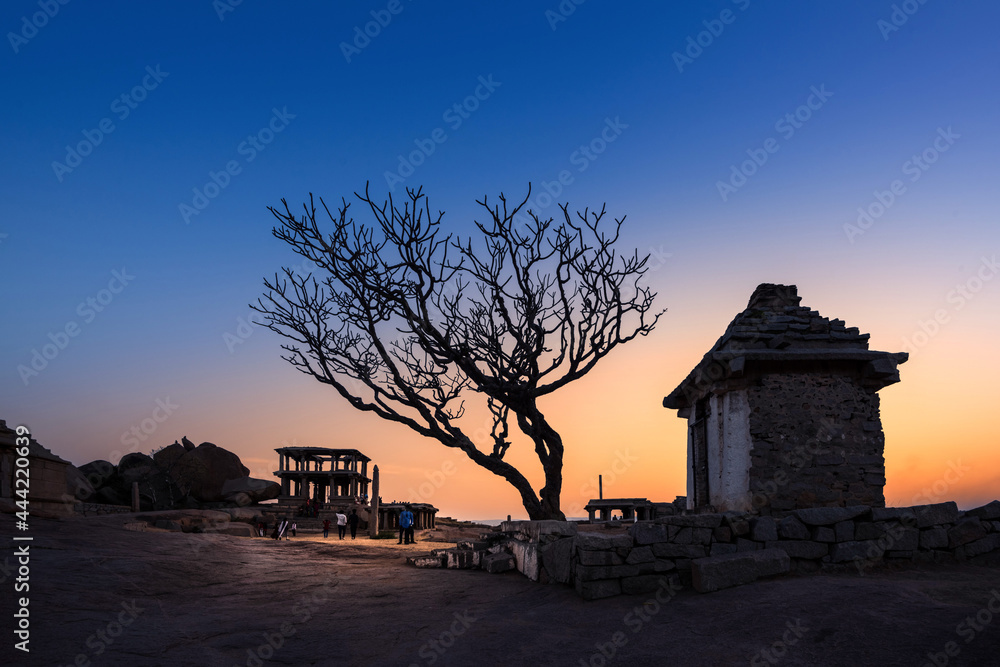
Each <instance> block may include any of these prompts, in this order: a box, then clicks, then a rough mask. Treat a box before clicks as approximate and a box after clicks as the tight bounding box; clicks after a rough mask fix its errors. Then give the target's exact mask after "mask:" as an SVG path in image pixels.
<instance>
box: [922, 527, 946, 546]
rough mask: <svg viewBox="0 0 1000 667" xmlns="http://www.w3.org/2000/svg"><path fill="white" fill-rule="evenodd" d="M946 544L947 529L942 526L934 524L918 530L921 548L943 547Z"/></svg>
mask: <svg viewBox="0 0 1000 667" xmlns="http://www.w3.org/2000/svg"><path fill="white" fill-rule="evenodd" d="M947 546H948V530H947V529H946V528H945V527H944V526H934V527H933V528H925V529H924V530H921V531H920V548H921V549H944V548H946V547H947Z"/></svg>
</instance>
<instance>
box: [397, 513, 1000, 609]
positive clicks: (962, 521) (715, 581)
mask: <svg viewBox="0 0 1000 667" xmlns="http://www.w3.org/2000/svg"><path fill="white" fill-rule="evenodd" d="M609 533H610V531H609ZM998 553H1000V501H997V500H994V501H993V502H991V503H989V504H987V505H984V506H982V507H978V508H976V509H972V510H968V511H965V512H961V511H959V509H958V506H957V505H956V504H955V503H954V502H945V503H938V504H934V505H919V506H915V507H889V508H886V507H869V506H866V505H857V506H852V507H814V508H807V509H800V510H796V511H794V512H790V513H788V514H787V515H786V516H784V517H782V518H776V517H772V516H756V515H749V514H742V513H736V512H727V513H723V514H689V515H680V516H668V517H661V518H659V519H656V520H654V521H643V522H638V523H634V524H632V525H631V526H629V528H628V530H627V532H626V533H620V532H617V531H616V532H614V533H610V534H605V533H602V532H582V531H578V530H577V524H575V523H571V522H566V521H507V522H504V523H503V524H501V526H500V530H499V531H498V532H494V533H484V534H483V535H482V539H481V540H479V541H474V542H466V543H461V544H459V546H458V547H457V548H453V549H439V550H436V551H435V552H432V554H431V555H430V556H423V557H414V558H411V559H409V560H410V562H411V564H413V565H417V566H418V567H446V568H454V569H472V568H478V569H484V570H487V571H489V572H503V571H507V570H510V569H515V568H516V569H517V570H518V571H519V572H521V573H522V574H523V575H525V576H526V577H528V578H529V579H531V580H532V581H538V582H540V583H562V584H568V585H573V586H574V587H575V588H576V591H577V593H578V594H579V595H580V596H581V597H583V598H584V599H586V600H595V599H599V598H604V597H610V596H614V595H620V594H626V595H630V594H633V595H634V594H645V593H651V592H653V591H656V590H657V589H659V588H661V587H663V586H664V585H670V586H673V587H676V586H678V585H685V586H693V587H694V588H695V589H696V590H699V591H701V592H708V591H713V590H718V589H720V588H726V587H729V586H735V585H740V584H744V583H749V582H750V581H753V580H755V579H756V578H758V577H762V576H771V575H774V574H780V573H783V572H789V571H792V572H797V573H800V574H810V573H814V572H820V571H844V570H846V571H855V572H858V573H864V572H865V571H867V570H869V569H871V568H873V567H875V566H878V565H882V564H885V563H892V562H910V563H951V562H965V561H969V560H972V559H975V558H977V557H979V556H983V555H985V554H998ZM417 561H419V562H417Z"/></svg>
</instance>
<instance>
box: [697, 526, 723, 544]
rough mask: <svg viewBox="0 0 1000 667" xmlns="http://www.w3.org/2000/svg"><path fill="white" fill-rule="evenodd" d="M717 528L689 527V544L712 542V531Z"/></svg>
mask: <svg viewBox="0 0 1000 667" xmlns="http://www.w3.org/2000/svg"><path fill="white" fill-rule="evenodd" d="M713 530H718V529H717V528H692V529H691V544H711V543H712V531H713Z"/></svg>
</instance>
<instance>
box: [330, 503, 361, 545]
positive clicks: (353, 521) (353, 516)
mask: <svg viewBox="0 0 1000 667" xmlns="http://www.w3.org/2000/svg"><path fill="white" fill-rule="evenodd" d="M360 522H361V517H359V516H358V510H356V509H352V510H351V513H350V515H347V514H344V513H343V512H341V511H340V510H337V533H339V534H340V539H344V535H345V534H346V533H347V527H348V526H350V527H351V539H352V540H356V539H358V523H360ZM329 536H330V520H329V519H323V537H324V538H326V537H329Z"/></svg>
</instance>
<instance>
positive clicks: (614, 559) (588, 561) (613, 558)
mask: <svg viewBox="0 0 1000 667" xmlns="http://www.w3.org/2000/svg"><path fill="white" fill-rule="evenodd" d="M571 546H572V543H571ZM646 548H648V547H646ZM543 553H544V552H543ZM578 558H579V559H580V565H622V564H624V562H625V561H624V560H623V559H622V557H621V556H619V555H618V554H617V553H615V552H614V551H587V550H584V549H581V550H580V552H579V554H578Z"/></svg>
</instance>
